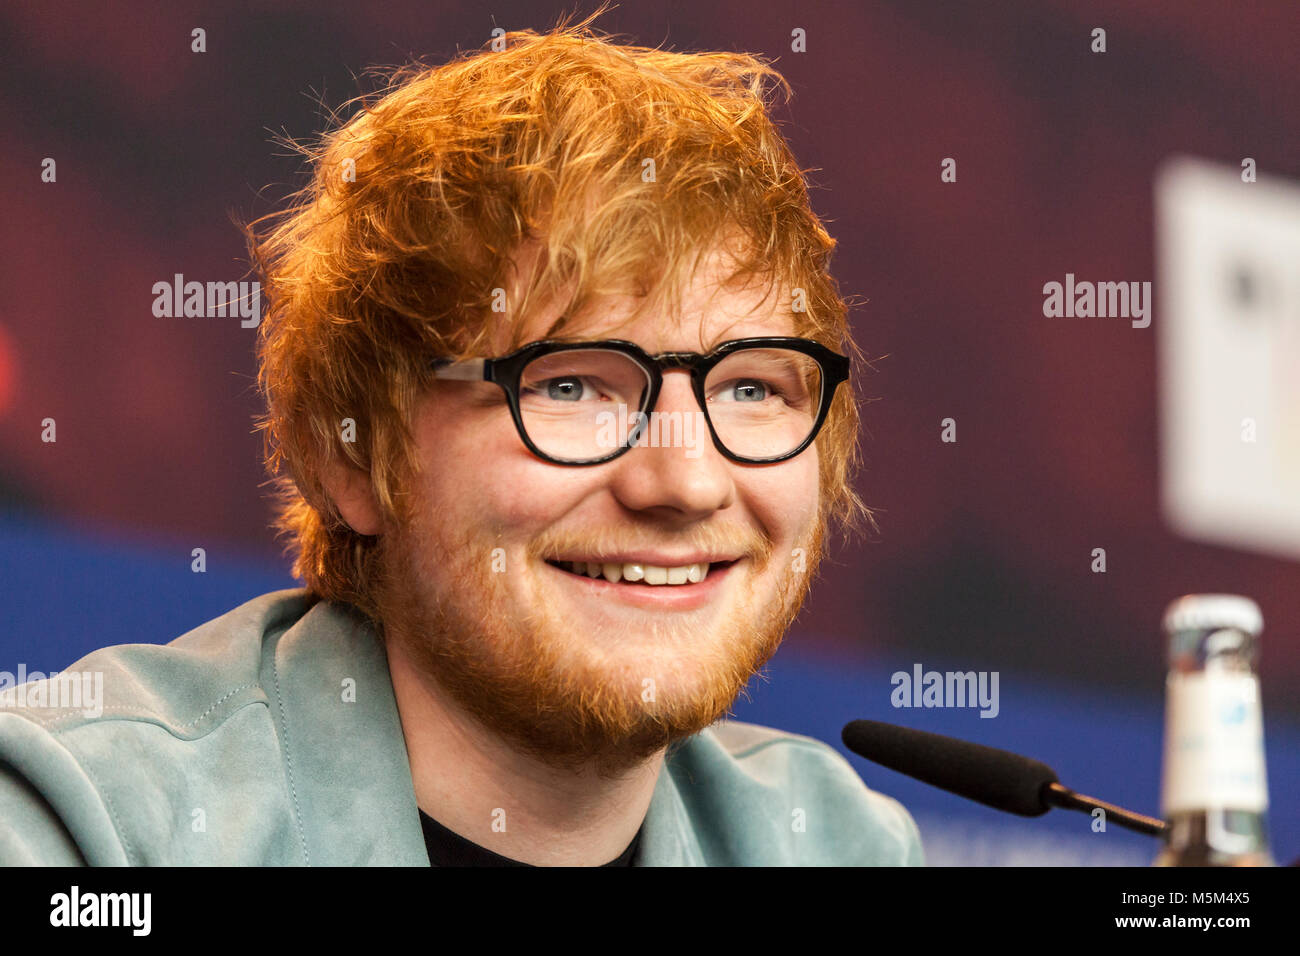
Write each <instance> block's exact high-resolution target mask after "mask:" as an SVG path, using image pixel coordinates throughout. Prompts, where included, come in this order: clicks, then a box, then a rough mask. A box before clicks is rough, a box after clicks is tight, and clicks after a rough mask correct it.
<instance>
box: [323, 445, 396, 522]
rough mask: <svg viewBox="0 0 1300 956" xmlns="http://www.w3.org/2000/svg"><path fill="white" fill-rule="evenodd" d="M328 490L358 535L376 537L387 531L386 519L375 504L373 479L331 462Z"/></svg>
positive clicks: (344, 518) (361, 472)
mask: <svg viewBox="0 0 1300 956" xmlns="http://www.w3.org/2000/svg"><path fill="white" fill-rule="evenodd" d="M324 481H325V490H326V491H327V492H328V493H329V496H330V500H331V501H333V502H334V507H336V508H337V509H338V511H339V514H341V515H342V516H343V520H344V521H346V522H347V523H348V527H350V528H351V529H352V530H353V531H355V532H356V533H357V534H365V535H376V534H379V533H380V532H381V531H382V530H383V528H384V520H383V516H382V515H381V514H380V513H379V505H378V503H377V502H376V501H375V491H374V486H373V485H371V484H370V476H369V475H368V474H366V473H365V472H364V471H361V470H360V469H359V468H353V467H352V466H351V465H348V464H346V463H344V462H340V461H334V462H331V463H330V464H329V465H328V466H327V467H326V469H325V475H324Z"/></svg>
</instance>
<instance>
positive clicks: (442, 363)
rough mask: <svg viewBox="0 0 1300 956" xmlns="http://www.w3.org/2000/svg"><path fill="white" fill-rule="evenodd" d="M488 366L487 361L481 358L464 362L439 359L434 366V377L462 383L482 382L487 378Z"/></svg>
mask: <svg viewBox="0 0 1300 956" xmlns="http://www.w3.org/2000/svg"><path fill="white" fill-rule="evenodd" d="M486 365H487V359H481V358H477V359H465V360H464V361H463V362H457V361H454V360H452V359H439V360H438V361H437V362H435V363H434V365H433V377H434V378H443V379H455V380H457V381H461V382H482V381H484V380H485V379H486V378H487V375H486V370H485V366H486Z"/></svg>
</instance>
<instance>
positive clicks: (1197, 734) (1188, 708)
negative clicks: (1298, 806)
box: [1160, 672, 1268, 819]
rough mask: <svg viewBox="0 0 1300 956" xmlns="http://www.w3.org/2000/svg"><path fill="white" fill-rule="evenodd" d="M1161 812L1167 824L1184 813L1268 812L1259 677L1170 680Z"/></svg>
mask: <svg viewBox="0 0 1300 956" xmlns="http://www.w3.org/2000/svg"><path fill="white" fill-rule="evenodd" d="M1160 807H1161V815H1162V816H1164V817H1165V818H1166V819H1168V818H1169V817H1170V816H1171V815H1172V814H1175V813H1179V812H1183V811H1197V810H1208V809H1214V808H1221V809H1230V810H1247V811H1254V812H1259V813H1262V812H1264V811H1265V810H1266V809H1267V808H1268V782H1267V780H1266V778H1265V771H1264V729H1263V722H1262V720H1261V718H1260V705H1259V680H1258V679H1257V678H1256V677H1255V675H1253V674H1222V673H1219V674H1206V673H1203V672H1200V673H1192V674H1178V673H1175V674H1170V675H1169V680H1168V682H1167V684H1166V694H1165V755H1164V779H1163V781H1162V786H1161V800H1160Z"/></svg>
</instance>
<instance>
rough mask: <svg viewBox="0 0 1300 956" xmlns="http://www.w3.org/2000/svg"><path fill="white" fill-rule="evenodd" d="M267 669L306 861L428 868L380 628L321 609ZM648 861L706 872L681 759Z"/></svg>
mask: <svg viewBox="0 0 1300 956" xmlns="http://www.w3.org/2000/svg"><path fill="white" fill-rule="evenodd" d="M262 672H263V674H265V675H267V676H268V680H267V684H268V686H267V687H266V691H267V695H268V697H269V698H270V700H271V704H272V712H273V714H274V716H275V721H276V726H277V728H278V730H279V732H280V737H281V741H282V744H283V752H284V763H285V773H286V775H287V778H288V783H289V788H290V801H291V804H292V806H293V810H294V823H293V826H294V828H295V831H296V833H295V835H294V840H295V842H296V843H297V844H298V845H299V847H300V849H301V852H302V854H303V858H304V862H305V863H307V865H309V866H360V865H375V864H379V865H387V866H428V865H429V855H428V853H427V851H426V850H425V845H424V831H423V829H422V828H421V826H420V814H419V809H418V805H417V803H416V799H415V785H414V783H413V781H412V778H411V763H410V758H409V757H408V755H407V752H406V738H405V736H404V734H403V732H402V722H401V718H400V716H399V714H398V710H397V699H396V697H395V695H394V693H393V684H392V678H391V676H390V674H389V669H388V655H387V653H386V651H385V649H384V643H383V639H382V638H381V637H380V635H379V634H378V633H377V631H376V629H375V628H374V626H373V625H372V624H371V623H370V622H369V621H368V620H367V619H366V618H365V616H364V615H362V614H361V613H360V612H358V611H357V610H356V609H354V608H351V607H349V606H347V605H343V604H336V603H330V602H319V603H316V604H315V605H313V606H312V607H311V608H310V609H309V610H308V611H307V612H306V613H305V614H304V615H303V616H302V617H301V618H299V619H298V621H297V622H296V623H294V624H293V625H292V626H291V627H289V628H288V629H287V630H285V631H283V632H282V633H281V634H279V636H278V637H270V638H269V639H268V640H267V641H266V643H265V645H264V648H263V662H262ZM449 772H454V769H452V770H451V771H449ZM636 862H637V865H639V866H698V865H703V863H704V855H703V852H702V851H701V849H700V846H699V843H698V841H697V840H696V838H695V835H694V834H693V833H692V832H691V828H690V818H689V814H688V813H687V810H686V806H685V804H684V803H683V801H682V797H681V794H680V792H679V791H678V788H677V785H676V783H675V782H674V780H673V775H672V768H671V761H669V760H665V761H664V764H663V767H662V769H661V770H660V772H659V778H658V780H657V781H656V783H655V791H654V794H653V796H652V798H651V802H650V807H649V810H648V811H647V813H646V819H645V823H644V825H643V829H642V832H641V846H640V848H639V853H638V858H637V861H636Z"/></svg>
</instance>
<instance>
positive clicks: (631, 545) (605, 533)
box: [526, 524, 773, 566]
mask: <svg viewBox="0 0 1300 956" xmlns="http://www.w3.org/2000/svg"><path fill="white" fill-rule="evenodd" d="M526 550H527V554H528V557H529V558H536V559H540V560H542V561H553V560H556V559H559V558H562V557H564V556H565V555H572V554H583V555H591V556H592V557H593V558H601V557H610V556H613V555H618V554H627V553H629V552H635V551H679V550H689V551H703V552H705V553H706V554H727V555H733V556H735V557H738V558H752V559H754V561H755V563H756V564H758V565H759V566H762V565H765V564H766V563H767V562H768V559H770V558H771V556H772V550H773V544H772V540H771V539H770V538H769V537H767V536H766V535H764V534H763V533H762V532H761V531H760V530H759V529H758V528H754V527H752V526H751V527H746V526H741V525H735V524H728V525H708V526H701V527H696V528H690V529H686V530H682V531H681V532H678V533H676V534H673V535H672V536H671V537H665V536H664V534H663V531H662V529H659V530H657V531H651V530H646V531H643V532H637V531H635V530H633V529H629V528H626V527H619V528H598V529H591V530H588V531H578V530H571V529H567V528H551V529H548V530H546V531H544V532H542V533H541V534H540V535H538V536H537V537H536V538H534V539H533V540H532V541H531V542H530V543H529V545H528V547H527V549H526Z"/></svg>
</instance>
